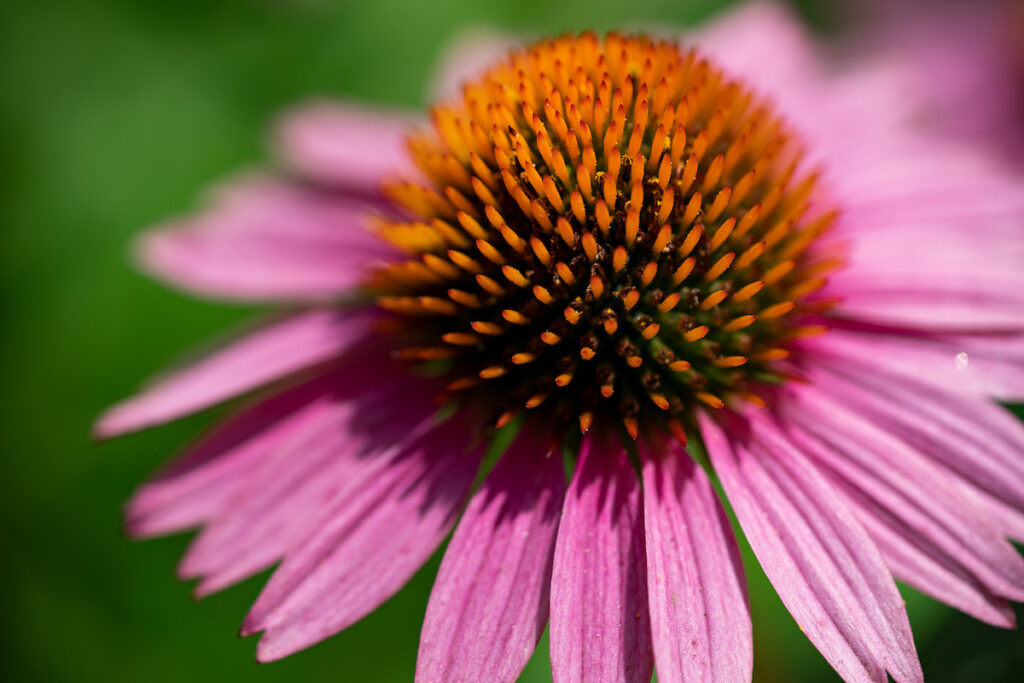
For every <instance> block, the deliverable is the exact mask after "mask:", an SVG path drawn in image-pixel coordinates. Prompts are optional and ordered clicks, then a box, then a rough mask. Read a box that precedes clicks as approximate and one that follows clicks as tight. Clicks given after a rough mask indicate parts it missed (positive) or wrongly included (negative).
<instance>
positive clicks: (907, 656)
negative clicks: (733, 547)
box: [701, 415, 922, 681]
mask: <svg viewBox="0 0 1024 683" xmlns="http://www.w3.org/2000/svg"><path fill="white" fill-rule="evenodd" d="M751 420H752V423H747V422H745V421H742V420H741V419H739V418H738V417H733V418H732V419H731V420H730V421H729V423H728V425H727V429H728V436H726V432H725V431H723V428H722V427H720V426H719V425H718V424H716V423H715V421H714V420H712V419H711V418H708V417H706V416H704V415H702V416H701V433H702V434H703V436H704V439H705V442H706V444H707V447H708V453H709V455H710V456H711V461H712V464H713V465H714V467H715V471H716V472H717V473H718V475H719V477H720V479H721V481H722V486H723V488H724V489H725V493H726V495H727V496H728V497H729V500H730V502H731V503H732V506H733V509H734V510H735V512H736V516H737V518H738V519H739V522H740V526H741V527H743V531H744V533H745V534H746V536H747V539H748V540H749V541H750V545H751V547H752V548H753V550H754V553H755V554H756V555H757V557H758V560H759V561H760V562H761V566H762V567H763V568H764V570H765V574H767V576H768V579H769V580H770V581H771V582H772V585H773V586H774V587H775V590H776V591H778V593H779V597H781V598H782V602H783V603H784V604H785V605H786V607H787V608H788V609H789V611H790V613H791V614H792V615H793V616H794V618H795V619H796V621H797V623H798V624H799V625H800V628H801V630H803V632H804V633H805V634H806V635H807V637H808V638H810V640H811V642H812V643H814V645H815V647H817V648H818V650H820V651H821V653H822V654H823V655H824V656H825V658H826V659H827V660H828V662H829V663H830V664H831V665H832V666H833V667H834V668H835V669H836V671H837V672H839V675H840V676H842V677H843V678H844V679H845V680H848V681H866V680H871V681H884V680H886V677H885V672H886V671H888V672H889V673H890V674H891V675H892V677H893V678H894V679H895V680H896V681H920V680H922V674H921V666H920V663H919V662H918V659H917V653H916V651H915V649H914V642H913V637H912V636H911V633H910V624H909V622H908V621H907V615H906V611H905V609H904V605H903V600H902V598H901V597H900V594H899V592H898V591H897V590H896V584H895V583H894V582H893V580H892V575H891V574H890V573H889V570H888V569H886V567H885V564H884V562H883V560H882V557H881V555H880V554H879V552H878V550H877V548H876V547H875V545H874V544H873V543H872V541H871V539H870V538H868V536H867V534H866V533H865V531H864V530H863V528H862V527H861V526H860V524H859V523H858V522H857V521H856V519H855V518H854V517H853V515H852V513H851V512H850V511H849V510H848V509H847V508H846V506H845V505H844V504H843V503H842V502H841V501H840V500H838V499H837V497H836V495H835V494H834V492H833V490H832V488H831V487H830V486H829V485H828V484H827V483H826V482H825V481H824V480H823V478H822V477H821V475H820V474H819V473H818V472H817V471H816V470H815V468H814V466H813V465H812V464H811V463H810V462H809V461H808V459H807V458H806V456H804V455H803V454H801V453H800V452H799V451H798V450H797V449H796V448H795V447H794V446H793V445H792V444H791V443H790V442H789V440H788V439H787V437H785V436H784V435H783V434H782V433H781V432H780V431H779V429H778V427H777V426H776V425H775V424H774V421H773V420H772V418H770V417H765V416H752V418H751Z"/></svg>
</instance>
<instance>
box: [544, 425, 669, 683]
mask: <svg viewBox="0 0 1024 683" xmlns="http://www.w3.org/2000/svg"><path fill="white" fill-rule="evenodd" d="M641 505H642V502H641V491H640V483H639V481H638V479H637V476H636V473H635V471H634V470H633V467H632V465H631V464H630V462H629V458H628V457H627V455H626V451H625V449H624V448H623V446H622V445H621V444H620V443H619V442H618V440H617V438H616V437H615V436H613V435H596V434H594V432H588V434H587V436H586V437H585V438H584V440H583V446H582V447H581V449H580V457H579V462H578V463H577V464H576V471H575V472H574V474H573V478H572V482H571V483H570V484H569V491H568V493H567V494H566V497H565V506H564V508H563V510H562V522H561V525H560V526H559V528H558V540H557V542H556V544H555V563H554V571H553V574H552V578H551V667H552V671H553V674H554V679H555V681H556V682H558V683H562V682H567V681H588V682H590V681H645V682H646V681H649V680H650V678H651V671H652V669H653V662H652V652H651V626H650V618H649V615H648V608H647V591H646V582H647V569H646V557H645V551H644V527H643V512H642V509H641Z"/></svg>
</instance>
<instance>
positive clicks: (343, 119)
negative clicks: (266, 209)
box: [275, 100, 424, 196]
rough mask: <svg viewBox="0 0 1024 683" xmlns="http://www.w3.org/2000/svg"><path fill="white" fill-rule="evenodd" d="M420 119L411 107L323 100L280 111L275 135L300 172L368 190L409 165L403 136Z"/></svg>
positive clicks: (405, 170) (407, 169) (343, 186)
mask: <svg viewBox="0 0 1024 683" xmlns="http://www.w3.org/2000/svg"><path fill="white" fill-rule="evenodd" d="M423 123H424V122H423V120H422V118H421V117H420V116H417V115H414V114H412V113H406V112H402V111H398V110H394V109H385V108H382V107H375V106H370V105H366V104H360V103H356V102H351V101H349V102H343V101H338V100H322V101H315V102H310V103H307V104H305V105H302V106H299V107H296V108H295V109H294V110H293V111H290V112H288V113H286V114H285V115H284V116H283V117H281V121H280V123H279V125H278V128H277V135H276V140H275V141H276V143H277V148H278V153H279V155H280V157H281V159H282V161H283V162H284V164H285V165H286V166H287V167H289V168H291V169H293V170H294V171H295V172H296V173H298V174H299V175H300V176H302V177H303V178H306V179H308V180H312V181H314V182H317V183H321V184H323V185H326V186H329V187H330V188H332V189H337V190H341V191H343V192H344V191H348V192H354V193H363V194H366V195H371V196H372V195H377V194H379V193H380V186H381V181H382V180H384V179H385V178H388V177H391V176H395V175H398V174H404V173H408V172H410V171H411V170H412V164H411V162H410V156H409V153H408V151H407V149H406V144H405V141H406V137H407V136H408V134H409V133H410V132H411V131H412V130H413V128H414V127H415V126H417V125H422V124H423Z"/></svg>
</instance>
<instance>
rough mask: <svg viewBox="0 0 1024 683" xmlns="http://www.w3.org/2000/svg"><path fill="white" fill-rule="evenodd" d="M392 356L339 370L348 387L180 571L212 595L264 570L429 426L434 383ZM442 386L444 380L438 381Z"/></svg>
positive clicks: (264, 466)
mask: <svg viewBox="0 0 1024 683" xmlns="http://www.w3.org/2000/svg"><path fill="white" fill-rule="evenodd" d="M386 365H387V363H386V360H385V361H383V362H378V363H363V364H361V367H353V368H350V369H349V371H348V372H345V373H343V374H342V373H339V377H338V381H340V382H343V383H344V384H343V387H344V388H343V389H339V390H338V391H336V393H335V396H332V397H331V409H330V411H329V412H326V413H325V414H324V415H323V417H322V418H321V419H320V420H318V422H317V424H315V425H314V428H312V429H309V430H306V431H305V432H303V433H301V434H298V435H296V438H293V439H291V440H289V441H288V442H286V443H284V444H282V445H281V446H280V447H278V448H277V449H275V452H274V454H273V456H272V457H269V458H266V459H265V460H264V462H262V463H260V465H259V467H257V468H254V470H253V471H252V472H251V473H249V474H248V476H246V477H245V478H244V480H243V481H242V483H241V484H240V486H239V488H238V491H237V492H236V493H235V495H233V496H232V497H231V499H230V500H228V501H227V502H226V504H225V505H224V506H223V508H222V509H221V510H220V511H219V512H218V514H217V515H216V516H215V517H214V519H213V520H212V521H211V522H210V523H209V524H208V525H207V526H206V528H205V529H203V531H202V533H200V534H199V536H197V537H196V539H195V541H193V543H192V545H191V546H190V547H189V551H188V553H187V554H186V555H185V557H184V558H183V560H182V563H181V566H180V568H179V573H180V574H181V575H183V576H188V577H197V576H201V577H202V581H201V582H200V584H199V586H198V587H197V589H196V592H197V594H199V595H206V594H208V593H211V592H213V591H215V590H219V589H221V588H224V587H226V586H229V585H231V584H233V583H236V582H237V581H240V580H241V579H243V578H245V577H247V576H249V575H251V574H254V573H256V572H258V571H261V570H263V569H265V568H267V567H269V566H270V565H271V564H273V563H274V562H276V561H277V560H279V559H281V558H282V557H284V556H285V555H286V554H287V552H288V551H289V550H291V548H292V547H294V546H295V545H296V543H298V542H301V541H302V539H304V538H306V537H307V536H309V535H310V534H312V533H313V531H314V529H315V526H316V524H317V523H318V522H319V521H320V518H321V513H322V511H323V510H324V509H327V508H330V507H333V506H334V505H337V504H338V501H341V500H343V499H345V498H346V497H347V496H350V495H352V492H353V491H354V490H357V489H358V488H360V487H362V486H364V485H365V483H366V480H367V479H368V478H369V477H371V476H375V475H376V472H377V469H378V468H377V463H375V462H374V460H375V459H380V458H386V456H387V454H388V452H389V451H391V450H392V449H393V448H394V446H395V445H396V444H397V443H399V442H401V441H402V440H404V439H407V438H408V436H407V435H410V434H417V433H419V432H420V431H422V430H423V429H424V428H426V427H429V424H430V422H431V419H432V416H433V414H434V413H435V411H436V406H435V405H433V401H432V400H431V399H432V397H433V396H435V395H436V392H435V391H432V389H433V388H434V387H431V386H430V385H429V384H424V383H422V382H417V381H416V380H413V379H411V378H409V377H407V376H405V375H404V374H396V373H388V372H387V371H386ZM437 389H439V387H437Z"/></svg>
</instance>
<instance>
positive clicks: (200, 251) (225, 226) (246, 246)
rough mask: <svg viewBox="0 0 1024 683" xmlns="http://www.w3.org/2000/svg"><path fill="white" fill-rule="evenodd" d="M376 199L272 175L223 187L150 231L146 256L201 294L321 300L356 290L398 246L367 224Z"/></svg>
mask: <svg viewBox="0 0 1024 683" xmlns="http://www.w3.org/2000/svg"><path fill="white" fill-rule="evenodd" d="M369 209H370V207H369V205H368V204H367V203H366V202H365V201H359V200H353V199H352V198H346V197H343V196H338V195H333V194H330V193H327V192H322V191H317V190H315V189H311V188H306V187H302V186H298V185H291V184H288V183H285V182H282V181H278V180H271V179H266V178H257V179H246V180H243V181H241V182H238V183H236V184H234V185H232V186H229V187H228V188H226V189H224V190H222V191H221V192H220V193H219V194H218V195H217V196H216V197H215V198H214V201H213V204H212V206H211V207H210V208H208V209H206V210H204V211H202V212H200V213H199V214H197V215H195V216H191V217H189V218H186V219H184V220H181V221H178V222H174V223H171V224H170V225H167V226H164V227H158V228H156V229H154V230H151V231H150V232H148V233H145V234H144V235H143V236H142V238H141V239H140V241H139V244H138V250H137V251H138V260H139V262H140V263H141V264H142V266H143V267H144V268H145V269H146V270H147V271H148V272H149V273H150V274H152V275H154V276H155V277H156V278H158V279H160V280H162V281H164V282H167V283H169V284H171V285H173V286H175V287H179V288H181V289H184V290H186V291H188V292H192V293H194V294H197V295H200V296H210V297H216V298H222V299H230V300H241V301H282V300H283V301H289V302H291V301H299V302H303V301H314V302H321V301H325V300H330V299H334V298H337V297H340V296H345V295H348V294H349V293H350V292H351V290H353V289H355V288H357V287H358V286H359V285H360V284H361V283H362V282H363V281H364V280H365V279H366V277H367V274H368V273H369V271H370V270H371V269H372V268H373V267H374V266H375V264H378V263H381V262H386V261H389V260H394V259H395V258H396V253H395V252H394V250H393V249H391V248H390V247H388V245H387V244H386V243H385V242H384V241H383V240H380V239H378V238H377V237H376V236H374V235H373V234H372V233H370V232H369V231H368V229H367V227H366V216H367V214H368V212H369Z"/></svg>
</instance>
